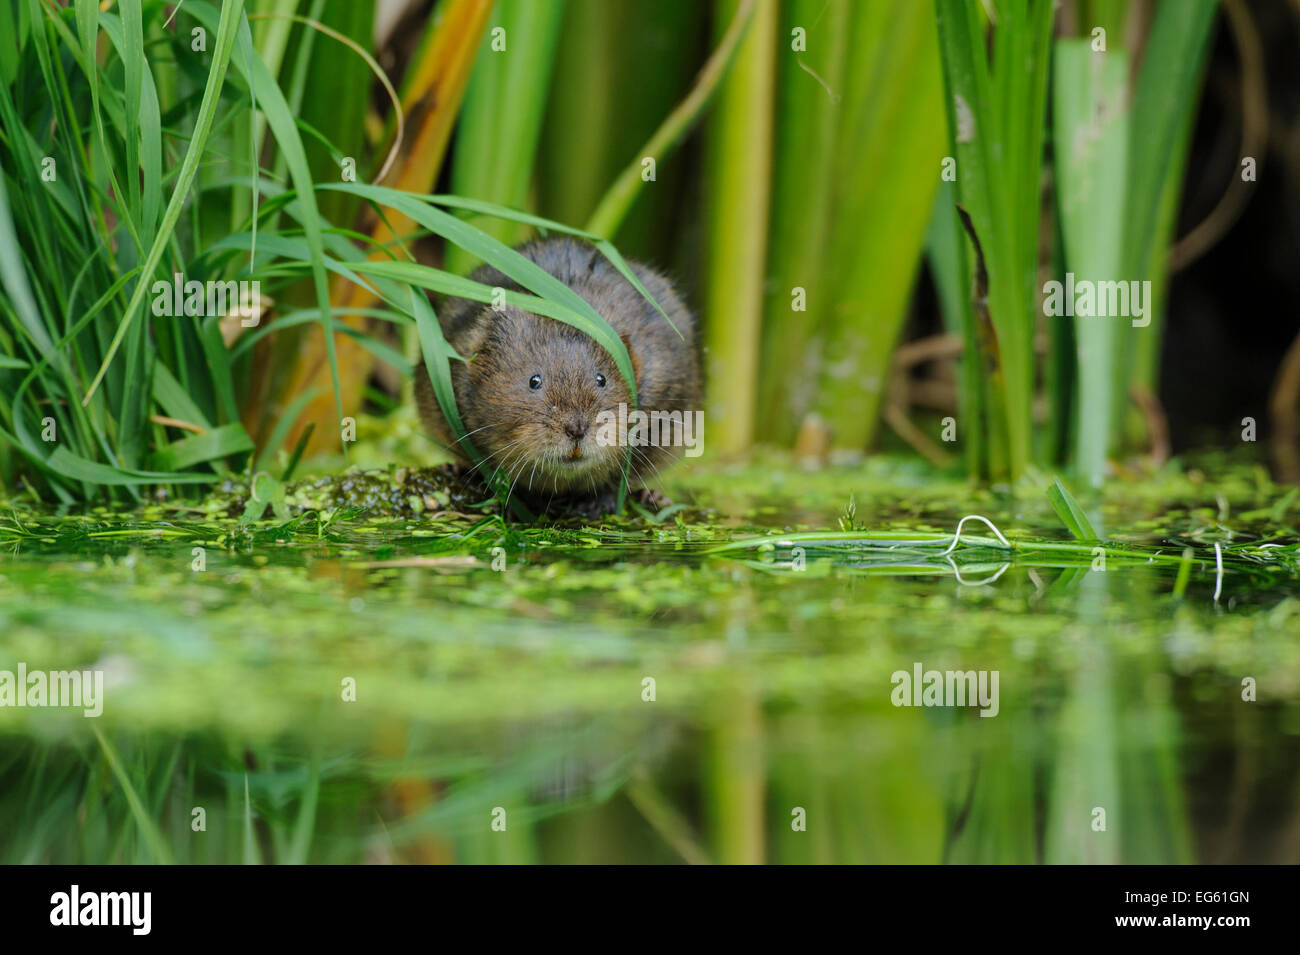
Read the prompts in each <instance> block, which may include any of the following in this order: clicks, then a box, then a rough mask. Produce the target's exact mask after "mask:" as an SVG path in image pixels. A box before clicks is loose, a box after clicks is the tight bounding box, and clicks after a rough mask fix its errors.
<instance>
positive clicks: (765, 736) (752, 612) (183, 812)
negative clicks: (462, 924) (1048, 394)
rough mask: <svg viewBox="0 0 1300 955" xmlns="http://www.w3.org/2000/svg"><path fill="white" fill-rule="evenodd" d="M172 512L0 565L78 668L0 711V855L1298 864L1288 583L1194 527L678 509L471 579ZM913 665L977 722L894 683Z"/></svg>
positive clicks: (32, 647) (35, 621) (390, 538)
mask: <svg viewBox="0 0 1300 955" xmlns="http://www.w3.org/2000/svg"><path fill="white" fill-rule="evenodd" d="M55 524H57V522H55V523H53V524H51V528H55ZM949 526H951V525H949ZM176 527H177V531H176V536H172V537H166V536H164V537H159V536H157V535H156V534H153V533H151V532H150V531H149V530H148V529H141V530H139V531H132V530H130V529H129V528H119V532H118V533H115V534H111V535H109V534H105V535H103V536H98V537H95V536H87V535H85V534H83V535H82V536H80V537H78V538H77V539H76V540H75V541H74V542H72V543H70V538H68V537H66V536H60V532H57V528H55V529H54V530H51V532H50V534H48V535H46V536H45V537H42V536H41V535H35V536H29V537H27V538H24V539H22V540H20V541H17V542H16V543H15V545H14V546H13V547H12V548H11V551H10V553H9V554H7V555H6V556H5V557H4V558H3V559H0V598H3V599H0V625H2V627H0V629H2V632H3V634H4V636H3V638H2V639H0V668H12V666H13V665H14V664H15V663H16V662H17V661H20V660H21V661H24V662H25V663H26V664H27V665H28V666H29V667H44V668H48V669H57V668H61V667H77V666H85V665H88V664H90V663H95V662H96V661H99V662H100V663H101V664H105V663H107V664H111V665H105V669H106V671H107V673H108V676H109V678H108V679H106V684H107V689H106V702H105V710H104V715H103V716H102V717H101V718H99V719H98V720H87V719H84V718H81V717H79V716H74V715H71V714H69V713H66V712H58V711H52V710H33V709H26V710H18V709H3V710H0V738H2V739H3V746H2V747H0V861H3V862H38V861H40V862H45V861H48V862H80V861H109V860H112V861H126V862H137V861H154V860H159V861H176V862H216V861H245V860H246V861H262V862H300V861H312V862H344V861H368V862H406V861H420V862H442V861H468V862H507V861H509V862H530V861H544V862H582V861H604V862H618V861H647V862H675V861H689V862H706V861H713V862H763V861H768V862H832V861H833V862H939V861H944V862H953V863H971V862H981V863H990V862H991V863H996V862H1049V863H1053V862H1101V863H1110V862H1123V863H1140V862H1193V861H1202V862H1240V861H1267V862H1296V861H1300V798H1298V796H1300V775H1298V774H1297V766H1300V758H1298V757H1300V679H1298V678H1297V677H1298V674H1300V665H1298V664H1300V661H1298V659H1297V656H1298V654H1300V650H1298V649H1297V647H1298V646H1300V644H1298V642H1297V641H1296V639H1295V637H1296V635H1297V631H1298V629H1300V603H1298V602H1297V601H1296V600H1295V598H1293V597H1292V596H1290V590H1291V588H1292V585H1293V578H1291V577H1290V576H1288V575H1287V574H1278V573H1273V572H1272V571H1271V570H1270V568H1268V567H1266V566H1264V564H1263V563H1262V562H1258V561H1253V559H1252V560H1247V558H1246V557H1243V556H1241V555H1239V554H1238V555H1234V557H1233V561H1235V563H1234V562H1233V561H1226V562H1225V565H1224V566H1225V573H1224V576H1223V580H1222V582H1221V584H1220V586H1221V587H1222V589H1223V593H1222V594H1221V596H1220V599H1219V600H1218V602H1217V603H1216V602H1215V600H1214V599H1213V590H1214V588H1215V586H1216V572H1215V571H1216V567H1215V563H1214V559H1213V556H1212V553H1213V552H1212V550H1211V549H1210V548H1209V547H1206V546H1200V547H1199V548H1198V551H1197V557H1196V563H1197V567H1196V568H1195V573H1193V574H1192V575H1191V577H1190V583H1187V584H1185V585H1178V584H1177V580H1176V578H1177V575H1178V573H1179V570H1180V564H1179V563H1178V562H1176V561H1175V562H1170V563H1161V562H1159V561H1156V562H1150V561H1144V560H1142V559H1140V558H1136V557H1135V558H1134V559H1132V560H1117V561H1115V562H1113V564H1112V565H1111V566H1108V567H1107V568H1106V569H1105V570H1102V571H1099V570H1096V569H1094V568H1093V567H1092V566H1091V565H1090V563H1089V562H1088V561H1086V560H1085V561H1084V562H1083V563H1082V565H1080V564H1079V562H1078V561H1070V560H1066V559H1064V558H1063V557H1062V556H1061V555H1060V554H1053V553H1051V552H1043V553H1039V552H1033V553H1030V552H1028V551H1026V552H1018V553H1016V554H1015V555H1012V556H1008V555H1007V554H1006V553H1004V552H999V551H996V550H990V549H979V548H976V549H975V550H961V549H957V550H954V552H953V553H951V554H948V555H935V554H933V553H931V554H929V555H928V556H927V555H924V554H917V553H912V552H908V551H907V549H906V548H899V549H896V550H895V551H893V552H892V553H890V554H888V555H882V554H879V553H876V554H871V555H866V556H864V553H863V552H862V551H861V549H857V550H855V549H854V548H852V547H845V546H843V545H842V544H836V545H835V546H833V547H826V548H818V547H816V546H813V547H810V548H807V549H806V552H805V553H804V554H803V555H802V557H801V560H802V569H796V568H795V566H794V564H793V562H792V560H791V555H790V554H789V553H787V552H786V551H785V550H782V549H781V548H776V549H773V550H769V551H767V552H752V553H751V552H741V553H729V554H717V553H713V552H708V550H709V549H708V547H707V546H705V544H704V543H699V542H700V541H701V540H702V538H701V536H700V535H698V534H696V535H694V536H692V532H690V530H689V529H688V530H687V531H681V530H680V529H678V530H668V529H658V530H656V531H654V532H653V533H645V532H638V533H630V532H622V533H621V534H620V536H617V537H614V536H610V537H607V538H605V539H600V538H599V536H598V535H597V534H596V532H590V533H589V534H588V537H590V538H591V541H590V543H589V544H588V545H586V546H585V547H584V546H583V545H581V544H580V543H579V542H578V541H577V540H576V539H570V540H568V541H566V546H562V547H561V546H553V547H551V546H546V545H545V543H544V542H537V541H526V542H525V545H524V546H522V547H520V546H516V545H513V544H512V545H511V549H510V553H511V563H510V565H509V566H508V568H507V569H506V571H505V572H504V573H495V572H493V571H492V570H490V569H489V565H488V562H487V561H478V562H475V561H470V560H466V559H465V556H466V554H467V553H468V554H469V555H478V553H479V550H482V552H483V553H484V554H486V553H487V552H488V549H489V548H491V547H492V546H496V545H497V544H498V542H499V541H498V538H497V537H496V536H493V535H492V534H488V535H487V536H483V537H481V538H479V537H471V538H468V539H464V538H463V539H461V540H460V541H458V542H453V543H452V544H448V541H447V539H446V538H445V537H444V536H443V535H440V534H432V533H430V532H429V529H428V528H427V527H421V526H419V525H406V524H396V525H388V526H380V525H358V526H355V527H351V528H347V529H338V528H335V529H334V530H332V531H331V532H330V533H329V534H322V535H319V536H316V535H314V533H312V534H306V535H299V536H292V535H288V536H287V537H286V539H285V542H284V543H281V544H274V543H268V542H258V543H257V545H256V546H246V547H239V546H227V545H228V543H229V542H219V541H215V540H213V541H209V543H210V545H211V546H209V549H208V556H207V570H206V571H204V572H203V573H197V572H194V571H192V570H191V567H190V552H191V548H192V546H193V545H194V541H195V540H196V539H203V540H208V537H209V536H210V535H212V534H213V533H214V531H213V530H212V529H211V528H208V527H206V526H196V527H194V528H190V529H188V530H187V529H186V528H185V527H184V526H182V525H176ZM476 533H477V532H476ZM583 533H588V532H583ZM703 540H705V541H706V540H707V539H706V538H705V539H703ZM467 541H468V542H467ZM507 543H509V542H508V541H507ZM1183 543H1185V542H1178V543H1177V544H1176V545H1175V546H1173V547H1170V548H1168V552H1169V553H1171V554H1175V555H1176V554H1179V553H1181V550H1182V545H1183ZM449 548H450V549H449ZM1207 555H1209V556H1207ZM444 556H445V557H454V559H445V560H444V559H441V558H442V557H444ZM413 558H423V559H420V560H415V559H413ZM1257 565H1258V566H1257ZM1184 587H1185V590H1184V589H1183V588H1184ZM17 593H21V595H22V596H21V599H20V600H19V599H13V598H14V596H15V595H16V594H17ZM1175 594H1177V596H1175ZM916 664H922V665H923V666H924V668H925V669H927V670H928V669H936V670H940V671H949V670H953V671H971V670H973V671H997V673H998V675H999V697H1000V698H999V707H998V714H997V716H996V717H995V718H992V719H989V718H981V717H980V716H979V708H978V707H969V706H966V707H959V706H936V707H931V706H921V707H915V706H913V707H897V706H894V705H893V703H892V702H891V691H892V689H893V685H892V684H891V674H892V673H893V672H894V671H896V670H899V669H903V670H908V671H911V669H912V668H913V666H914V665H916ZM1247 678H1249V679H1252V680H1254V681H1255V692H1256V693H1257V695H1258V699H1257V700H1256V701H1254V702H1247V701H1245V700H1243V698H1242V697H1243V692H1244V689H1243V680H1244V679H1247ZM347 681H352V683H351V684H350V685H351V686H353V687H354V688H355V701H353V700H350V699H345V694H344V692H343V690H344V687H345V686H347V685H349V684H348V683H347ZM200 823H201V825H200Z"/></svg>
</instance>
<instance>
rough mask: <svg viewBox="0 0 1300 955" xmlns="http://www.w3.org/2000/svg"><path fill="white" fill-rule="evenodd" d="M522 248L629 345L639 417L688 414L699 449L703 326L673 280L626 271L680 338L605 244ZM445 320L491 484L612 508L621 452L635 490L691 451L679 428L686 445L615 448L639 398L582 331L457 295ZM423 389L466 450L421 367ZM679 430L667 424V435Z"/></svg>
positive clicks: (439, 429) (440, 427) (430, 411)
mask: <svg viewBox="0 0 1300 955" xmlns="http://www.w3.org/2000/svg"><path fill="white" fill-rule="evenodd" d="M519 251H520V252H521V253H522V254H523V255H524V256H526V257H527V258H528V259H530V260H531V261H533V262H535V263H536V264H537V265H538V266H540V267H541V268H542V269H544V270H545V271H547V272H549V273H550V274H551V275H553V276H555V277H556V278H557V279H559V280H560V281H561V282H564V283H565V284H566V285H568V286H569V287H570V288H572V289H573V290H574V291H575V292H577V293H578V295H579V296H581V297H582V298H583V299H584V300H586V301H587V302H588V303H589V304H590V305H591V306H592V307H593V308H594V309H595V310H596V311H597V312H599V313H600V315H601V316H602V317H603V318H604V319H605V321H607V322H608V323H609V324H610V326H611V327H612V328H613V329H614V331H615V332H617V333H618V334H619V336H620V337H621V338H622V340H623V344H624V346H625V347H626V348H627V350H628V354H629V356H630V358H631V360H632V369H633V373H634V375H635V378H636V392H637V405H636V407H637V410H638V411H640V412H643V413H645V414H646V415H647V416H649V415H650V413H651V412H660V413H662V415H664V416H665V417H666V416H668V415H672V414H673V413H677V414H680V415H681V416H682V417H681V418H678V419H677V420H678V421H683V422H685V428H686V429H687V430H686V431H685V436H686V443H687V444H688V445H689V444H690V443H691V440H692V439H694V440H696V441H698V436H695V435H692V433H691V431H692V430H696V431H697V430H698V422H699V418H700V417H701V415H699V414H697V411H698V409H699V408H700V368H699V358H698V355H697V349H696V341H695V322H694V319H693V317H692V316H691V314H690V312H689V311H688V310H687V309H686V307H685V305H683V303H682V301H681V298H680V297H679V296H678V295H677V293H676V292H675V291H674V290H673V288H672V286H671V285H670V284H669V282H668V280H667V279H666V278H664V277H663V276H662V275H659V274H658V273H657V272H655V271H653V270H652V269H649V268H647V267H645V266H644V265H640V264H639V263H635V262H629V263H628V265H629V267H630V268H631V269H632V271H633V272H634V273H635V275H636V277H637V279H638V280H639V281H640V282H641V284H642V285H643V286H645V289H646V291H648V292H649V293H650V294H651V295H652V296H654V298H655V300H656V301H657V302H658V303H659V305H660V306H661V307H662V308H663V310H664V312H665V313H667V315H668V316H669V317H670V318H671V319H672V322H673V325H675V326H676V327H677V329H678V330H679V331H680V332H681V335H680V336H679V335H678V334H677V332H675V331H673V328H672V327H671V326H669V324H668V322H666V321H664V317H663V315H660V314H659V312H657V311H656V310H655V308H654V306H652V305H651V304H650V303H649V302H647V301H646V300H645V298H644V297H643V296H642V295H641V293H640V292H638V291H637V290H636V288H635V287H634V286H633V285H632V284H631V283H630V282H628V281H627V279H625V278H624V277H623V276H622V275H621V274H620V273H619V272H618V270H617V269H615V268H614V267H613V266H612V265H611V264H610V263H609V261H608V260H607V259H606V258H605V257H604V255H602V254H601V253H600V251H599V250H597V249H596V248H594V247H592V246H590V245H588V244H586V243H583V242H578V241H576V240H574V239H569V238H556V239H547V240H542V241H536V242H531V243H529V244H527V245H525V246H522V247H521V248H520V249H519ZM471 278H473V279H474V280H475V281H477V282H482V283H483V284H484V285H490V286H494V287H501V288H504V289H507V290H512V291H520V290H521V289H520V286H519V285H518V284H517V283H515V282H514V281H512V280H511V279H509V278H507V277H506V276H505V275H503V274H502V273H501V272H499V271H497V270H496V269H495V268H492V267H491V266H486V265H485V266H483V267H481V268H479V269H478V270H477V271H476V272H475V273H474V274H473V275H472V276H471ZM439 320H440V322H441V325H442V330H443V335H444V336H445V337H446V339H447V342H448V343H449V344H450V345H451V346H452V347H453V348H454V349H456V351H457V353H458V354H460V355H461V356H463V357H464V358H466V359H467V361H464V362H460V361H453V362H452V363H451V375H452V386H453V388H454V390H455V393H456V404H457V407H458V409H459V411H460V416H461V421H462V423H463V424H464V426H465V432H466V436H467V437H468V438H469V440H470V441H472V442H473V444H474V446H475V448H477V450H478V452H479V454H480V455H481V457H482V458H483V463H482V465H481V466H480V469H481V470H482V471H484V472H486V473H485V477H486V476H487V475H490V474H491V473H492V472H493V471H494V470H495V469H500V471H501V473H502V474H504V475H505V477H506V480H507V482H508V483H509V485H510V486H511V487H512V489H513V491H512V493H515V494H518V495H520V496H522V497H523V498H524V499H525V500H528V501H530V502H533V503H535V504H540V505H541V506H542V507H543V508H545V507H546V506H547V504H548V503H551V502H553V501H555V500H556V499H559V500H561V501H576V502H580V507H582V508H583V509H587V510H591V509H592V507H591V505H593V504H594V505H595V509H596V510H604V509H608V507H609V505H610V503H611V502H612V500H613V492H614V491H615V489H616V488H617V486H618V482H619V476H620V474H621V472H622V468H623V463H624V460H625V457H626V454H627V447H625V446H621V445H624V444H630V445H632V468H631V471H630V473H629V476H628V477H629V483H630V484H631V486H633V487H636V486H638V485H641V484H644V483H645V482H646V481H647V480H650V479H652V478H653V477H654V476H655V474H656V472H657V471H658V470H659V469H660V468H662V467H663V466H665V465H666V464H668V463H670V462H671V461H672V460H673V459H674V458H676V457H677V456H679V455H680V454H681V453H682V450H683V448H682V446H681V445H682V443H683V442H682V440H680V437H681V434H682V432H681V431H677V432H676V434H677V435H678V439H675V440H672V441H660V442H657V443H648V444H643V445H642V446H636V445H637V438H636V436H635V432H634V434H633V437H632V440H631V441H618V440H611V435H616V434H617V432H616V431H613V430H612V429H610V428H609V427H608V425H609V424H610V422H611V419H612V420H614V421H617V420H619V418H618V416H619V413H620V406H622V408H623V409H625V411H626V410H630V409H631V407H632V399H631V395H630V394H629V393H628V389H627V387H626V385H625V383H624V381H623V378H622V376H621V375H620V374H619V371H618V367H617V366H616V365H615V364H614V359H613V358H612V357H611V356H610V355H609V354H608V353H607V352H606V351H605V350H604V349H603V348H601V347H600V345H598V344H597V343H596V341H595V340H594V339H592V338H591V337H589V336H587V335H585V334H583V333H582V332H580V331H578V330H577V329H575V328H573V327H572V326H570V325H566V324H564V323H563V322H559V321H556V320H554V319H551V318H544V317H541V316H537V315H533V314H531V313H529V312H524V311H521V310H519V309H517V308H514V307H512V306H509V305H505V306H502V307H501V308H500V309H499V310H494V309H493V308H492V307H491V306H489V305H486V304H484V303H482V302H473V301H469V300H466V299H457V298H449V299H446V300H444V301H443V302H442V304H441V308H440V309H439ZM415 391H416V400H417V403H418V406H419V410H420V417H421V419H422V420H423V422H424V425H425V427H426V428H427V429H428V430H429V432H430V433H431V434H432V435H433V436H434V438H436V439H437V440H438V441H440V442H441V443H442V444H444V445H445V446H447V447H449V448H451V449H452V450H453V451H457V452H460V449H459V448H457V447H456V446H455V436H454V435H453V434H452V433H451V429H450V428H449V427H448V426H447V422H446V420H445V419H444V418H443V415H442V411H441V409H440V408H439V407H438V401H437V399H436V398H435V397H434V393H433V386H432V384H431V383H430V381H429V376H428V374H427V372H426V371H425V369H424V366H423V365H420V367H419V368H417V370H416V389H415ZM688 419H689V420H688ZM624 420H625V418H624ZM692 425H694V428H693V429H692ZM671 431H672V429H671V428H668V427H665V428H663V429H662V431H661V432H660V433H661V435H662V434H663V433H668V432H671ZM652 433H653V432H652ZM462 457H464V455H463V453H462Z"/></svg>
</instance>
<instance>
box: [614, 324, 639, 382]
mask: <svg viewBox="0 0 1300 955" xmlns="http://www.w3.org/2000/svg"><path fill="white" fill-rule="evenodd" d="M618 337H619V338H621V339H623V347H624V348H626V349H627V356H628V357H629V358H631V359H632V377H633V378H635V379H636V390H637V393H638V394H639V393H640V391H641V359H640V357H638V355H637V353H636V349H635V348H633V347H632V339H631V338H629V337H628V336H627V335H619V336H618Z"/></svg>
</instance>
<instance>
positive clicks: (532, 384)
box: [528, 375, 542, 391]
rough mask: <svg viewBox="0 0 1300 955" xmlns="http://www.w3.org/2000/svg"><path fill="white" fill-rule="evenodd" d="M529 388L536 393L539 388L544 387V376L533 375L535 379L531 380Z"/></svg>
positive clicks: (529, 380)
mask: <svg viewBox="0 0 1300 955" xmlns="http://www.w3.org/2000/svg"><path fill="white" fill-rule="evenodd" d="M528 387H529V388H531V389H533V391H536V390H537V389H538V388H540V387H542V376H541V375H533V377H531V378H529V379H528Z"/></svg>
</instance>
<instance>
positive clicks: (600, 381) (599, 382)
mask: <svg viewBox="0 0 1300 955" xmlns="http://www.w3.org/2000/svg"><path fill="white" fill-rule="evenodd" d="M596 387H597V388H604V387H605V376H604V375H597V376H596Z"/></svg>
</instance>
